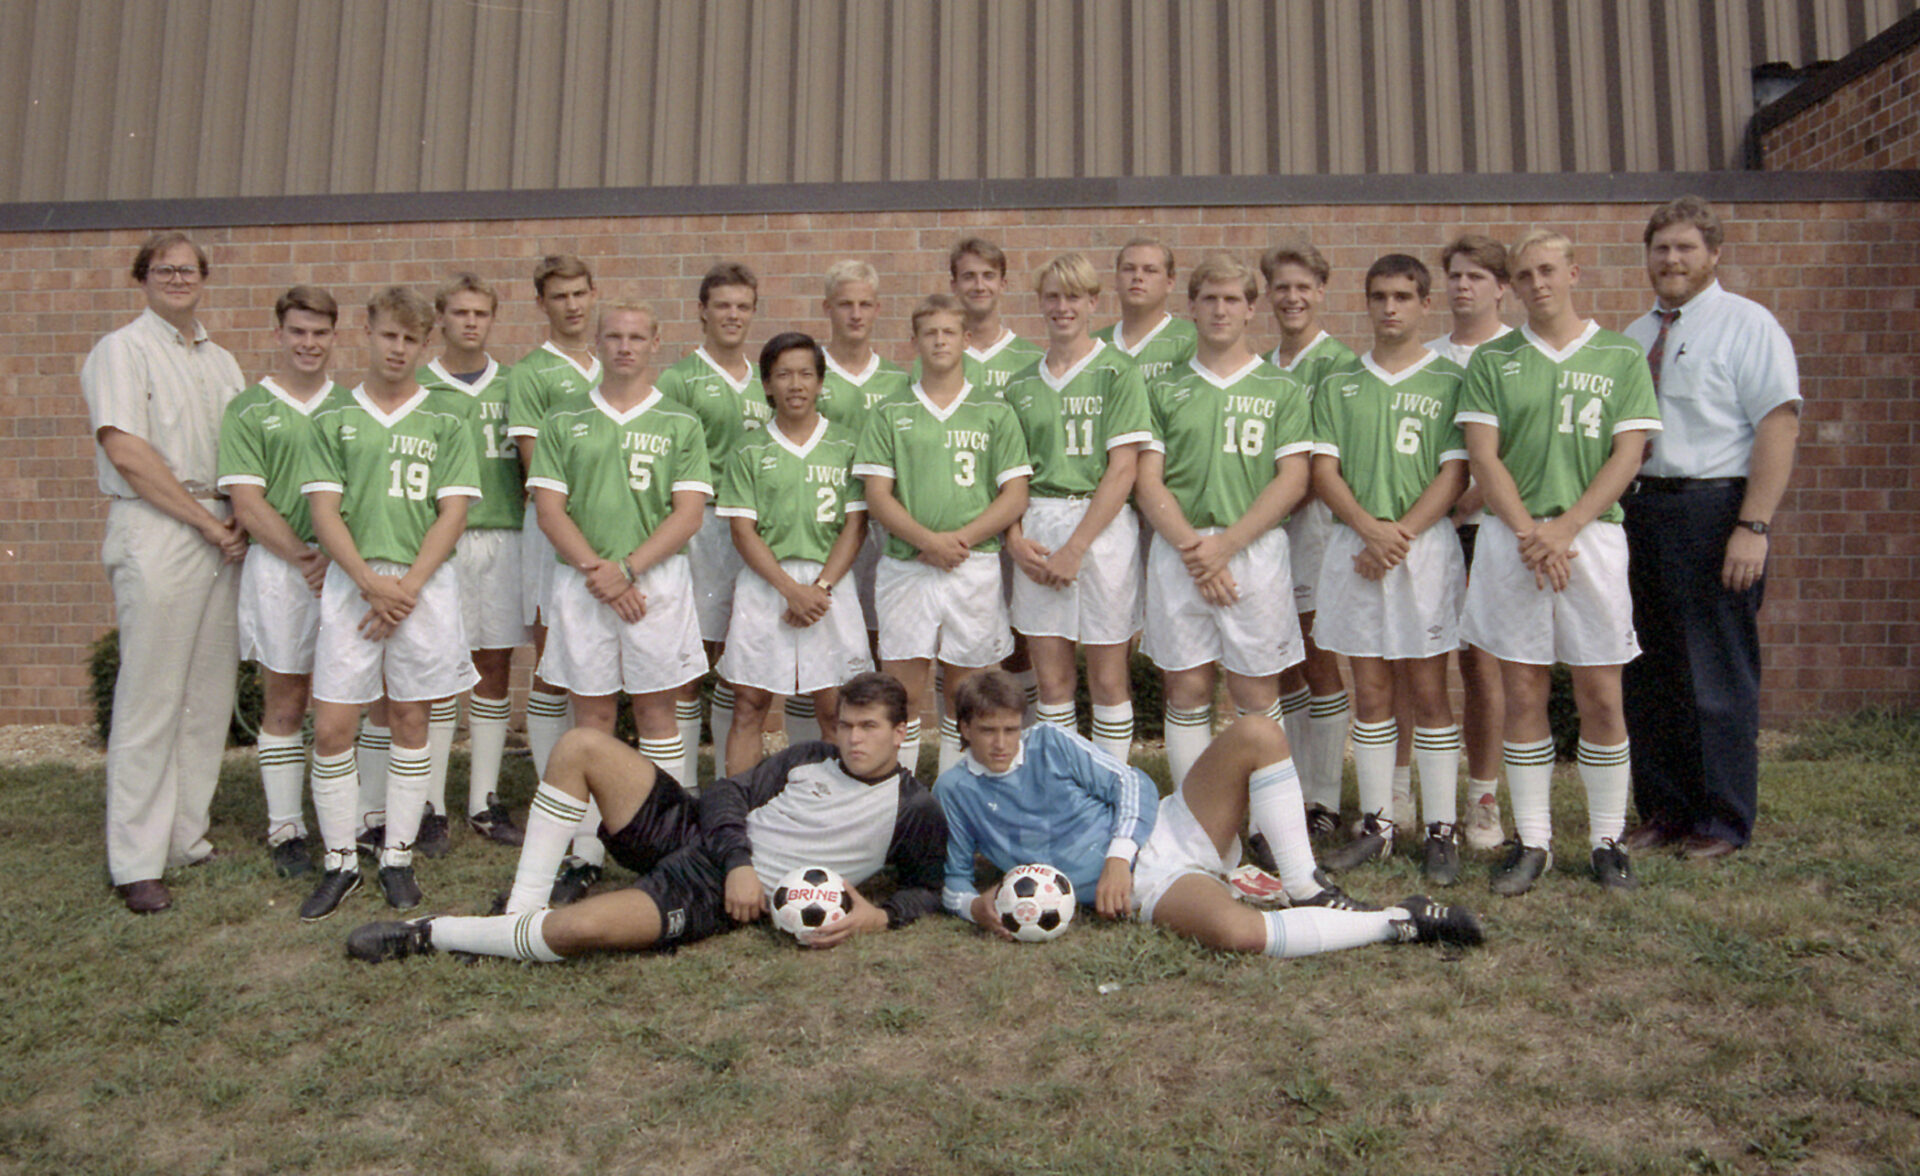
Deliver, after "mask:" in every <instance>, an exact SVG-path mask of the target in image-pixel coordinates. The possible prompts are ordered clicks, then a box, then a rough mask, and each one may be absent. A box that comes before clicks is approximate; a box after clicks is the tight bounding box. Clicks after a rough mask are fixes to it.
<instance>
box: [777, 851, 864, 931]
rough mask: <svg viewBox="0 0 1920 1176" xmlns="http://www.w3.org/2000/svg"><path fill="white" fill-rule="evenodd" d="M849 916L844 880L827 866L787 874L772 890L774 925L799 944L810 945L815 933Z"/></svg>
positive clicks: (850, 897) (850, 896)
mask: <svg viewBox="0 0 1920 1176" xmlns="http://www.w3.org/2000/svg"><path fill="white" fill-rule="evenodd" d="M852 913H853V892H852V890H850V889H849V888H848V887H847V880H846V879H845V878H842V877H841V876H840V875H839V874H838V873H836V872H835V871H833V870H830V869H828V868H827V867H826V866H801V867H799V868H798V869H795V870H790V871H788V873H787V876H786V877H784V878H782V879H780V885H778V886H776V887H774V888H773V925H774V926H776V927H778V928H780V929H781V930H782V931H785V932H786V933H787V934H789V935H791V936H793V937H794V938H795V939H798V940H799V941H800V942H801V943H811V942H812V941H813V936H814V934H815V933H816V932H819V931H824V930H826V929H827V928H828V927H831V926H833V925H834V924H836V923H838V922H840V920H842V919H844V918H846V917H847V916H848V915H850V914H852Z"/></svg>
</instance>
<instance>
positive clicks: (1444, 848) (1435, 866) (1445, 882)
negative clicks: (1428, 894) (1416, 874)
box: [1420, 821, 1460, 886]
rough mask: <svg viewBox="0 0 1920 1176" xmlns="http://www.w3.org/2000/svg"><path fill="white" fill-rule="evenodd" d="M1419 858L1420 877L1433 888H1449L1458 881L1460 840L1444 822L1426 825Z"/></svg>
mask: <svg viewBox="0 0 1920 1176" xmlns="http://www.w3.org/2000/svg"><path fill="white" fill-rule="evenodd" d="M1420 856H1421V861H1420V873H1421V876H1422V877H1424V878H1426V880H1427V881H1429V882H1431V883H1433V884H1434V885H1435V886H1451V885H1453V884H1454V883H1455V882H1458V881H1459V880H1460V838H1459V834H1458V832H1457V831H1456V830H1455V829H1454V827H1453V826H1452V825H1449V824H1447V823H1445V822H1444V821H1435V822H1434V823H1433V824H1431V825H1428V826H1427V839H1426V841H1425V842H1424V843H1423V844H1422V845H1421V847H1420Z"/></svg>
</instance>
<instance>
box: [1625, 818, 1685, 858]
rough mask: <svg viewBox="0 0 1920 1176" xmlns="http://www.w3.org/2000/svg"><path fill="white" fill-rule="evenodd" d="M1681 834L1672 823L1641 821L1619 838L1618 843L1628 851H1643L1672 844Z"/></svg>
mask: <svg viewBox="0 0 1920 1176" xmlns="http://www.w3.org/2000/svg"><path fill="white" fill-rule="evenodd" d="M1683 836H1685V834H1683V833H1681V831H1680V830H1678V829H1675V828H1674V827H1673V826H1672V825H1668V824H1665V823H1663V822H1661V821H1642V822H1641V823H1640V824H1639V825H1636V826H1635V827H1634V829H1633V831H1632V832H1630V833H1628V834H1627V835H1626V836H1625V837H1622V838H1621V839H1620V845H1621V847H1622V848H1624V849H1626V850H1627V852H1629V853H1645V852H1647V851H1648V850H1650V849H1660V848H1662V847H1664V846H1668V845H1672V844H1673V843H1674V842H1676V841H1678V840H1680V839H1681V838H1682V837H1683Z"/></svg>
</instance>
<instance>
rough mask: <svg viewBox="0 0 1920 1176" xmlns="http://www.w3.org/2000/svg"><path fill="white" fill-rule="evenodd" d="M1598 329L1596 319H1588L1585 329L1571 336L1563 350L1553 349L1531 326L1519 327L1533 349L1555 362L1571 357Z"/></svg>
mask: <svg viewBox="0 0 1920 1176" xmlns="http://www.w3.org/2000/svg"><path fill="white" fill-rule="evenodd" d="M1599 329H1600V324H1599V322H1598V321H1597V320H1594V319H1588V320H1587V325H1586V329H1585V330H1583V331H1581V332H1580V333H1579V334H1578V335H1575V336H1574V337H1573V342H1571V343H1569V344H1567V347H1566V350H1564V351H1555V350H1554V349H1553V348H1552V347H1551V346H1549V345H1548V344H1547V341H1546V340H1545V339H1542V338H1541V337H1540V336H1538V335H1536V334H1534V333H1533V328H1532V327H1531V326H1522V327H1521V328H1520V333H1521V334H1523V335H1525V336H1526V337H1527V342H1529V343H1531V344H1533V346H1534V348H1535V350H1537V351H1539V352H1540V354H1542V355H1544V356H1546V357H1547V358H1548V359H1550V360H1552V361H1553V362H1554V363H1556V364H1561V363H1565V362H1567V361H1568V360H1569V359H1572V358H1573V353H1574V352H1576V351H1578V350H1580V349H1581V348H1582V347H1585V346H1586V345H1587V340H1589V339H1591V338H1593V336H1594V332H1596V331H1598V330H1599Z"/></svg>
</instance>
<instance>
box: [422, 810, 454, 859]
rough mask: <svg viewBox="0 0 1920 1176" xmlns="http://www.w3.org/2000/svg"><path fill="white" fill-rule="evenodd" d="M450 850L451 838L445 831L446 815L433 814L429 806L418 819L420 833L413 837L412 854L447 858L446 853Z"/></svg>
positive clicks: (451, 845) (446, 830)
mask: <svg viewBox="0 0 1920 1176" xmlns="http://www.w3.org/2000/svg"><path fill="white" fill-rule="evenodd" d="M452 848H453V838H452V836H451V835H450V833H449V831H448V829H447V818H446V815H445V814H444V813H436V812H434V811H433V806H432V805H431V804H429V805H428V806H427V811H426V812H425V813H424V814H423V815H422V816H421V817H420V832H418V833H416V834H415V835H414V838H413V852H415V853H419V854H425V855H426V856H427V857H430V858H437V857H445V856H447V851H448V850H450V849H452Z"/></svg>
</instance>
